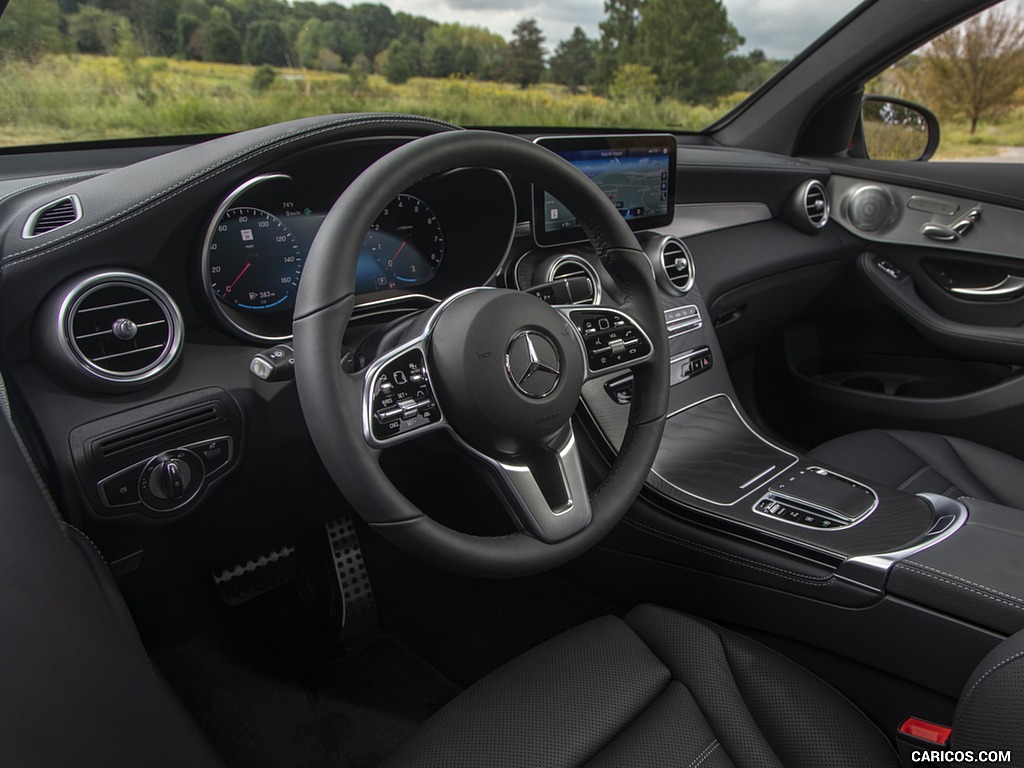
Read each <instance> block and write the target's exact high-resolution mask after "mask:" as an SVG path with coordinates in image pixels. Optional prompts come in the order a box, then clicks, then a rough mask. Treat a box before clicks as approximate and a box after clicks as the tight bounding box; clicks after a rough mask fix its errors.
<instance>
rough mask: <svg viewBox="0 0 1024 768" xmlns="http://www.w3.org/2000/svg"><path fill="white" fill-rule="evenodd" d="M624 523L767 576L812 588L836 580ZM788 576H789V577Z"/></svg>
mask: <svg viewBox="0 0 1024 768" xmlns="http://www.w3.org/2000/svg"><path fill="white" fill-rule="evenodd" d="M623 522H624V523H626V524H627V525H630V526H633V527H634V528H637V529H640V530H641V532H642V533H646V534H647V535H649V536H654V537H655V538H659V539H663V540H665V541H668V542H671V543H673V544H676V545H678V546H681V547H687V548H689V549H693V550H695V551H698V552H701V553H702V554H706V555H709V556H711V557H717V558H718V559H720V560H725V561H727V562H733V563H737V562H740V561H742V563H743V564H744V565H745V566H746V567H748V568H753V569H755V570H758V571H763V572H765V573H767V574H770V575H772V576H776V577H778V578H780V579H789V580H790V581H796V582H799V583H800V584H807V585H808V586H811V587H827V586H829V584H830V583H831V582H832V581H833V579H834V578H835V577H834V576H823V577H818V576H806V575H804V574H802V573H799V572H797V571H788V570H786V569H785V568H779V567H778V566H775V565H768V564H767V563H759V562H757V561H756V560H751V559H749V558H746V557H743V556H742V555H734V554H732V553H730V552H723V551H721V550H719V549H715V548H714V547H709V546H708V545H706V544H699V543H697V542H694V541H686V540H685V539H680V538H678V537H677V536H673V535H672V534H670V533H665V532H664V531H659V530H658V529H656V528H652V527H650V526H648V525H645V524H644V523H641V522H639V521H638V520H633V519H631V518H628V517H627V518H623ZM786 574H789V575H788V576H787V575H786Z"/></svg>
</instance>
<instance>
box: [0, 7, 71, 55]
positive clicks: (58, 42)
mask: <svg viewBox="0 0 1024 768" xmlns="http://www.w3.org/2000/svg"><path fill="white" fill-rule="evenodd" d="M59 24H60V7H59V6H58V5H57V2H56V0H11V2H10V3H9V4H8V6H7V9H6V10H5V11H4V18H3V24H0V56H9V57H12V58H19V59H26V60H28V61H34V60H36V59H38V58H39V57H41V56H42V55H43V54H45V53H49V52H50V51H56V50H60V48H61V47H62V38H61V34H60V26H59Z"/></svg>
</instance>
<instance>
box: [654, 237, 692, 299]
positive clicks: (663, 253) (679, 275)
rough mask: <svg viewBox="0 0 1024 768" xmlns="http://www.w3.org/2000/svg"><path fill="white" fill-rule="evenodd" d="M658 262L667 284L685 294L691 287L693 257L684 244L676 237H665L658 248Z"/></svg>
mask: <svg viewBox="0 0 1024 768" xmlns="http://www.w3.org/2000/svg"><path fill="white" fill-rule="evenodd" d="M658 261H659V263H660V264H661V268H662V271H663V272H664V273H665V277H667V278H668V281H669V283H671V284H672V285H673V286H674V287H676V288H678V289H679V291H680V292H681V293H686V292H687V291H688V290H690V288H692V287H693V278H694V269H693V256H691V255H690V250H689V249H688V248H687V247H686V243H684V242H683V241H682V240H680V239H679V238H677V237H666V238H665V239H664V240H662V241H661V245H660V246H659V248H658Z"/></svg>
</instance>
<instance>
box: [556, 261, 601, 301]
mask: <svg viewBox="0 0 1024 768" xmlns="http://www.w3.org/2000/svg"><path fill="white" fill-rule="evenodd" d="M573 277H585V278H587V279H588V280H590V283H591V285H592V286H593V293H592V295H591V296H589V297H588V298H584V299H579V300H577V301H574V302H573V304H600V303H601V296H602V293H601V281H600V280H599V279H598V277H597V272H595V271H594V268H593V267H592V266H591V265H590V264H588V263H587V261H586V259H584V258H583V257H581V256H574V255H572V254H566V255H565V256H559V257H558V258H556V259H555V260H554V261H552V262H551V265H550V266H549V267H548V270H547V275H546V276H545V278H546V281H547V282H549V283H551V282H554V281H555V280H568V279H570V278H573Z"/></svg>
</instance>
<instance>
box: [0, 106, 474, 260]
mask: <svg viewBox="0 0 1024 768" xmlns="http://www.w3.org/2000/svg"><path fill="white" fill-rule="evenodd" d="M378 123H406V124H409V125H418V126H422V127H436V128H454V127H455V126H452V125H449V124H448V123H444V122H441V121H437V120H427V119H423V118H410V117H409V116H407V115H380V116H377V117H374V118H365V117H364V118H360V119H353V118H351V117H349V118H343V119H340V120H334V121H332V122H329V123H326V124H324V125H321V126H320V127H319V128H317V129H316V130H310V129H309V128H305V129H302V130H299V131H295V132H292V133H285V134H283V135H281V136H275V137H274V138H272V139H267V140H266V141H263V142H261V143H259V144H254V145H252V146H250V147H247V148H246V149H244V150H239V151H238V152H235V153H234V154H231V155H228V156H227V157H225V158H222V159H220V160H218V161H217V162H216V163H214V164H212V165H207V166H206V167H205V168H203V169H201V170H199V171H196V172H195V173H193V174H192V175H191V176H188V177H187V178H185V179H182V180H181V181H180V182H178V186H177V187H174V188H172V190H171V191H169V192H168V191H167V190H164V191H161V192H159V193H157V194H154V195H150V196H149V197H146V198H143V199H142V200H139V201H136V202H134V203H133V204H132V205H130V206H129V207H127V208H124V209H122V210H121V211H119V212H118V213H115V214H112V215H110V216H107V217H106V218H105V219H101V220H100V221H98V222H96V223H95V225H94V226H97V227H99V226H100V225H102V224H106V223H107V222H109V221H112V220H115V219H117V221H115V222H114V224H113V225H108V226H105V227H100V228H99V229H93V230H90V231H88V232H83V233H80V234H79V235H78V236H74V237H72V236H71V235H70V234H69V236H68V239H66V240H55V241H53V242H51V243H47V244H45V245H42V246H40V247H41V248H42V250H40V251H39V253H35V254H33V255H31V256H26V257H25V258H20V259H19V257H20V256H25V255H26V254H30V253H32V251H33V250H34V248H26V249H25V250H22V251H17V252H16V253H12V254H10V255H8V256H5V257H4V258H3V259H0V271H2V269H4V268H6V267H7V266H13V265H14V264H21V263H24V262H27V261H31V260H32V259H34V258H37V257H39V256H43V255H46V254H48V253H52V252H54V251H57V250H59V249H61V248H63V247H65V246H67V245H71V244H73V243H78V242H81V241H82V240H85V239H87V238H89V237H92V236H94V235H98V234H100V233H101V232H105V231H106V230H107V229H110V226H116V225H117V224H119V223H122V222H124V221H128V220H130V219H132V218H134V217H135V216H137V215H138V214H140V213H142V212H143V211H144V210H146V207H147V206H148V204H149V203H150V202H153V201H154V200H158V202H159V203H163V202H167V201H168V200H170V199H171V198H173V197H175V196H177V195H179V194H181V193H182V192H184V191H186V190H188V189H191V188H192V187H194V186H195V185H196V184H197V183H199V182H198V181H194V180H195V179H200V177H203V176H206V175H207V174H209V173H221V172H223V171H227V170H229V169H231V168H233V167H234V166H236V165H238V164H240V163H242V162H244V161H245V160H251V159H252V158H255V157H258V156H260V155H262V154H264V153H265V152H269V151H270V150H272V149H277V148H280V147H284V146H286V145H288V144H290V143H292V142H293V141H298V140H300V139H305V138H313V137H315V136H319V135H321V134H324V133H330V132H331V131H332V130H333V129H335V128H339V127H345V128H361V127H365V126H369V125H375V124H378ZM202 180H204V179H200V181H202ZM133 210H134V211H135V212H134V213H132V215H131V216H127V217H125V218H121V217H122V216H124V215H125V214H126V213H129V212H131V211H133Z"/></svg>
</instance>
